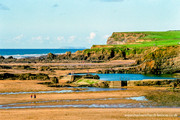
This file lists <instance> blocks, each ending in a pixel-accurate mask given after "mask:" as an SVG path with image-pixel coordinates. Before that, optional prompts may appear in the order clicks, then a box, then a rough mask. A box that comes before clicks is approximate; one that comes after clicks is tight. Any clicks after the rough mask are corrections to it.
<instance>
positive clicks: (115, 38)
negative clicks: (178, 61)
mask: <svg viewBox="0 0 180 120" xmlns="http://www.w3.org/2000/svg"><path fill="white" fill-rule="evenodd" d="M145 36H146V34H144V33H132V32H131V33H128V32H127V33H120V32H114V33H113V34H112V36H110V37H109V38H108V40H107V45H122V44H125V43H135V42H143V41H144V39H142V38H143V37H145Z"/></svg>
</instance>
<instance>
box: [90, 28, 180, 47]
mask: <svg viewBox="0 0 180 120" xmlns="http://www.w3.org/2000/svg"><path fill="white" fill-rule="evenodd" d="M178 44H180V31H166V32H114V33H113V34H112V36H111V37H109V39H108V40H107V45H93V46H92V48H100V47H122V46H125V47H151V46H171V45H178Z"/></svg>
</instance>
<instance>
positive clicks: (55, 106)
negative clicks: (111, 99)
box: [0, 103, 145, 109]
mask: <svg viewBox="0 0 180 120" xmlns="http://www.w3.org/2000/svg"><path fill="white" fill-rule="evenodd" d="M137 107H138V108H143V107H145V106H143V105H141V104H132V103H130V104H90V105H87V104H72V105H40V106H5V105H4V106H2V105H0V109H18V108H137Z"/></svg>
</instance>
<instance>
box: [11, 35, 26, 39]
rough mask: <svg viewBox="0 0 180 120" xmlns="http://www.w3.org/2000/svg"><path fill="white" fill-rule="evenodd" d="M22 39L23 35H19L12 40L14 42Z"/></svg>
mask: <svg viewBox="0 0 180 120" xmlns="http://www.w3.org/2000/svg"><path fill="white" fill-rule="evenodd" d="M23 37H24V35H23V34H20V35H18V36H16V37H15V38H13V39H14V40H21V39H22V38H23Z"/></svg>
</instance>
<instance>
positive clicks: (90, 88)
mask: <svg viewBox="0 0 180 120" xmlns="http://www.w3.org/2000/svg"><path fill="white" fill-rule="evenodd" d="M75 88H78V87H75ZM81 88H86V90H80V91H76V90H59V91H38V92H4V93H0V95H11V94H38V93H72V92H96V91H114V90H126V89H125V88H94V87H81Z"/></svg>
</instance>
